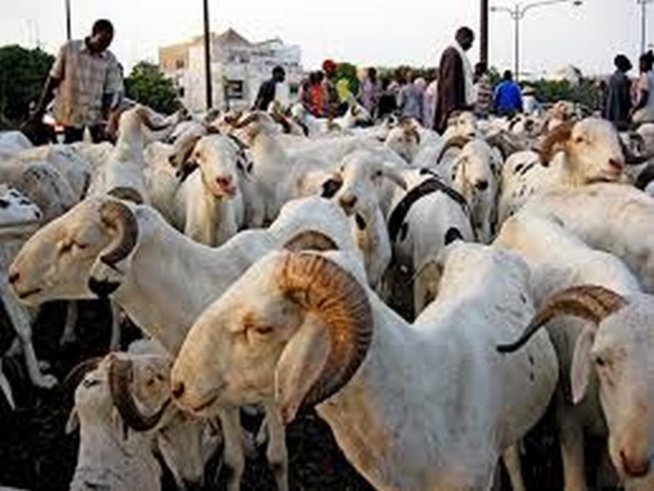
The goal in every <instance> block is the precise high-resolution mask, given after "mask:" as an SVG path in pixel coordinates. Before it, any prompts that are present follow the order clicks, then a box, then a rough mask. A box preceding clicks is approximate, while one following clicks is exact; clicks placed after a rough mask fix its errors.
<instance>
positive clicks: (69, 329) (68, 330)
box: [59, 300, 79, 346]
mask: <svg viewBox="0 0 654 491" xmlns="http://www.w3.org/2000/svg"><path fill="white" fill-rule="evenodd" d="M78 314H79V311H78V309H77V302H75V301H74V300H71V301H70V302H68V305H67V306H66V324H65V325H64V333H63V334H62V335H61V338H60V339H59V345H60V346H64V345H66V344H71V343H74V342H75V341H76V340H77V338H76V337H75V326H76V325H77V318H78V317H79V315H78Z"/></svg>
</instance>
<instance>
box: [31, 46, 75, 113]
mask: <svg viewBox="0 0 654 491" xmlns="http://www.w3.org/2000/svg"><path fill="white" fill-rule="evenodd" d="M65 68H66V45H64V46H62V47H61V48H60V49H59V53H58V55H57V58H56V59H55V62H54V63H53V65H52V68H51V69H50V73H49V74H48V79H47V80H46V81H45V84H44V85H43V90H41V96H40V97H39V101H38V102H37V104H36V107H35V108H34V112H33V113H32V116H31V117H32V118H36V119H40V118H41V117H43V113H44V112H45V109H46V107H48V104H49V103H50V101H52V99H53V98H54V91H55V89H56V88H57V87H58V86H59V84H60V83H61V81H62V80H63V78H64V75H65V71H66V70H65Z"/></svg>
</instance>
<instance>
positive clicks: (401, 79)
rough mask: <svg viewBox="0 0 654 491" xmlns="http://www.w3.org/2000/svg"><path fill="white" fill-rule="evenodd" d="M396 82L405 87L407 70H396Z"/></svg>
mask: <svg viewBox="0 0 654 491" xmlns="http://www.w3.org/2000/svg"><path fill="white" fill-rule="evenodd" d="M394 78H395V81H396V82H397V83H398V84H400V85H404V84H405V83H406V81H407V80H406V70H405V69H404V68H402V67H400V68H398V69H396V70H395V77H394Z"/></svg>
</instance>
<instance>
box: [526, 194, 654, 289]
mask: <svg viewBox="0 0 654 491" xmlns="http://www.w3.org/2000/svg"><path fill="white" fill-rule="evenodd" d="M524 210H525V211H529V212H530V213H537V214H539V215H543V216H545V217H553V218H554V219H556V220H557V221H559V222H560V223H562V224H563V226H564V227H565V228H567V229H569V230H571V231H572V232H573V233H574V234H575V235H577V236H578V237H579V238H581V239H582V240H583V241H584V242H586V243H587V244H588V245H589V246H591V247H593V248H595V249H600V250H602V251H606V252H610V253H612V254H615V255H616V256H618V257H619V258H620V259H622V260H623V261H624V262H625V263H626V264H627V266H629V269H630V270H631V272H632V273H633V274H634V275H636V277H637V278H638V279H639V281H640V283H641V285H642V287H643V290H644V291H645V292H647V293H654V248H653V247H652V244H654V231H653V230H652V227H650V226H649V224H650V223H654V200H653V199H652V197H651V196H649V195H647V194H645V193H643V192H642V191H639V190H638V189H635V188H634V187H632V186H628V185H622V184H613V183H611V184H593V185H590V186H583V187H580V188H573V189H563V190H560V191H554V192H550V193H547V194H544V195H541V196H538V197H536V198H534V199H532V200H531V201H529V202H528V203H527V204H526V205H525V207H524Z"/></svg>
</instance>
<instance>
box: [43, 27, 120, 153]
mask: <svg viewBox="0 0 654 491" xmlns="http://www.w3.org/2000/svg"><path fill="white" fill-rule="evenodd" d="M113 37H114V27H113V25H112V24H111V22H109V21H108V20H106V19H100V20H98V21H96V22H95V23H94V24H93V29H92V31H91V36H89V37H86V38H84V39H82V40H73V41H69V42H67V43H66V44H64V45H63V46H62V47H61V49H60V50H59V54H58V56H57V59H56V60H55V62H54V64H53V65H52V69H51V70H50V74H49V76H48V80H47V81H46V83H45V86H44V87H43V92H42V94H41V98H40V99H39V102H38V104H37V106H36V108H35V110H34V113H33V114H32V116H31V118H30V119H31V120H32V121H40V120H41V119H42V118H43V114H44V113H45V110H46V107H47V105H48V103H49V102H50V101H51V100H52V99H53V97H54V99H55V103H54V117H55V120H56V121H57V122H58V123H60V124H61V125H63V127H64V141H65V143H73V142H76V141H81V140H82V138H83V136H84V129H85V128H88V129H89V132H90V133H91V138H92V139H93V141H94V142H98V141H101V140H102V139H103V138H104V136H105V134H104V133H105V127H104V120H105V119H106V118H107V116H108V115H109V113H110V112H112V111H114V110H116V109H117V108H118V106H119V105H120V103H121V101H122V98H123V94H124V86H123V75H122V70H121V69H120V65H119V64H118V61H117V60H116V57H115V56H114V55H113V53H112V52H111V51H109V50H108V48H109V46H110V45H111V41H112V40H113Z"/></svg>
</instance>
